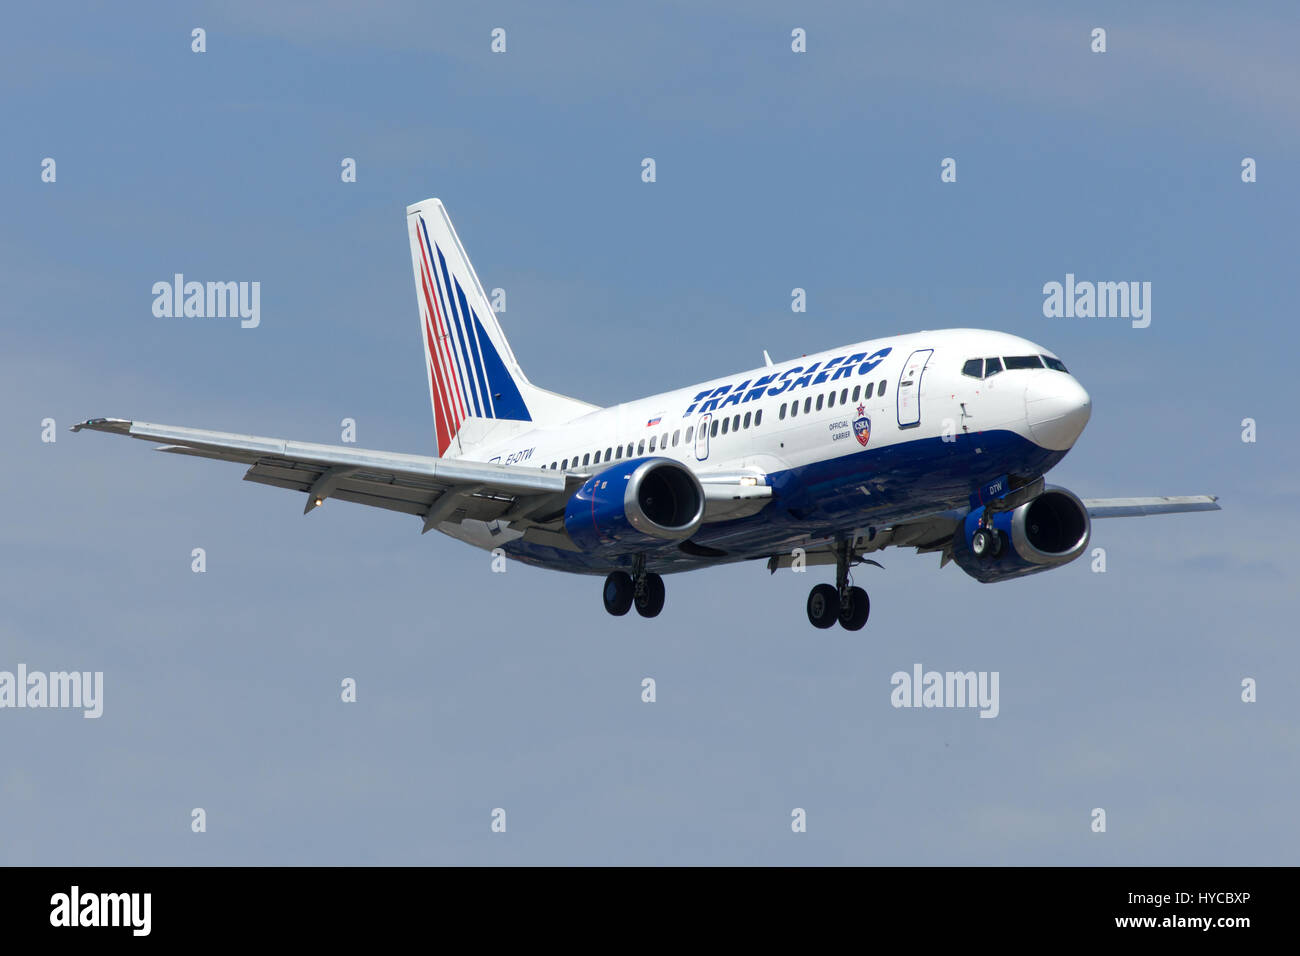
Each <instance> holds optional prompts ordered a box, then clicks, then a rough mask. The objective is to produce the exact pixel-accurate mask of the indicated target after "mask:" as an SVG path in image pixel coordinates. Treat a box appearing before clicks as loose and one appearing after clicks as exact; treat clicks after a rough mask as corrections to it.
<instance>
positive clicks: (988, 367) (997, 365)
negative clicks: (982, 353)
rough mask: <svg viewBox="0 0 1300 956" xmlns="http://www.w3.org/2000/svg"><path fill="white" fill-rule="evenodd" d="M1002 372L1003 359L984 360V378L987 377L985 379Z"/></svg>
mask: <svg viewBox="0 0 1300 956" xmlns="http://www.w3.org/2000/svg"><path fill="white" fill-rule="evenodd" d="M1000 371H1002V359H1000V358H986V359H985V360H984V377H985V378H988V377H989V376H990V375H997V374H998V372H1000Z"/></svg>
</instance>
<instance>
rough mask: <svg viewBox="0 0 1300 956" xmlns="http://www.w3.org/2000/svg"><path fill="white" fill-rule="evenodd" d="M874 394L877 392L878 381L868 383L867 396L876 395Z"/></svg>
mask: <svg viewBox="0 0 1300 956" xmlns="http://www.w3.org/2000/svg"><path fill="white" fill-rule="evenodd" d="M874 394H876V383H875V382H868V383H867V398H868V399H870V398H871V396H872V395H874Z"/></svg>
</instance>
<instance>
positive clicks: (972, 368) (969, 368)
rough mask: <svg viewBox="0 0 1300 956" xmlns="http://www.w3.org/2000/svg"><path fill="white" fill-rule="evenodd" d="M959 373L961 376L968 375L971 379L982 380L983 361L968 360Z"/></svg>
mask: <svg viewBox="0 0 1300 956" xmlns="http://www.w3.org/2000/svg"><path fill="white" fill-rule="evenodd" d="M961 373H962V374H963V375H969V376H970V377H971V378H983V377H984V360H983V359H969V360H968V361H967V362H966V364H965V365H963V366H962V367H961Z"/></svg>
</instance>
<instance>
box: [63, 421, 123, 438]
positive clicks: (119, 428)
mask: <svg viewBox="0 0 1300 956" xmlns="http://www.w3.org/2000/svg"><path fill="white" fill-rule="evenodd" d="M133 424H135V423H134V422H132V421H129V420H128V419H125V418H88V419H86V420H85V421H84V422H77V424H75V425H73V426H72V427H71V428H70V429H68V430H69V431H74V432H79V431H81V430H82V429H83V428H89V429H92V430H93V431H97V432H117V433H118V434H119V435H128V434H130V432H131V426H132V425H133Z"/></svg>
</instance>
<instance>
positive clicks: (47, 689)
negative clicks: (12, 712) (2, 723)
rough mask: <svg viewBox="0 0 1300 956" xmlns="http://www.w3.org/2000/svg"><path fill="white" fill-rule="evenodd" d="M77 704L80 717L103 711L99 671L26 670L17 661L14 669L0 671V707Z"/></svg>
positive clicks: (95, 715) (102, 675)
mask: <svg viewBox="0 0 1300 956" xmlns="http://www.w3.org/2000/svg"><path fill="white" fill-rule="evenodd" d="M6 707H19V708H26V707H31V708H34V709H35V708H41V707H58V708H78V709H80V710H82V711H84V713H83V714H82V715H81V716H83V717H98V716H100V715H101V714H103V713H104V672H103V671H93V672H92V671H51V672H50V673H48V674H46V673H44V672H42V671H28V670H27V665H26V664H19V665H18V671H17V673H14V672H13V671H0V709H3V708H6Z"/></svg>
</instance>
